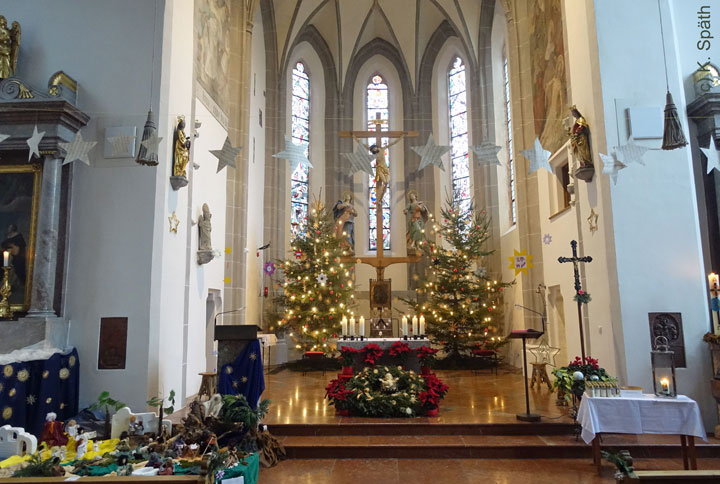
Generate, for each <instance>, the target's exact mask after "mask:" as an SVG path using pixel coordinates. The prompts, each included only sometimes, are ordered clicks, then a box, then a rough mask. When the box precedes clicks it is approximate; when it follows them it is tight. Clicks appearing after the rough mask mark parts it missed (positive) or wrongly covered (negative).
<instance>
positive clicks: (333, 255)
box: [276, 200, 355, 353]
mask: <svg viewBox="0 0 720 484" xmlns="http://www.w3.org/2000/svg"><path fill="white" fill-rule="evenodd" d="M335 232H336V231H335V222H334V220H333V217H332V215H331V213H330V211H328V210H327V209H326V208H325V207H324V205H323V204H322V202H320V201H317V200H316V201H315V202H314V203H313V204H312V208H311V210H310V211H309V213H308V218H307V226H306V227H305V231H304V232H302V231H301V232H300V233H299V234H298V235H297V236H296V237H295V238H294V239H293V240H292V243H291V254H292V255H291V257H290V258H288V259H286V260H282V261H279V266H280V267H279V268H280V269H282V272H283V274H284V282H283V295H282V296H280V297H279V298H278V299H277V300H276V302H278V303H279V304H280V306H281V307H282V309H283V310H284V317H283V319H282V320H281V321H279V325H281V326H284V325H287V326H289V327H290V330H291V332H290V335H291V336H292V338H293V339H294V341H295V347H296V348H297V349H299V350H301V351H303V352H305V351H323V352H325V353H327V352H330V351H332V348H331V346H330V344H329V343H328V341H329V339H330V338H332V337H334V336H336V335H337V333H338V332H339V331H340V320H341V319H342V317H343V315H347V316H348V317H349V316H350V315H351V311H350V306H352V304H353V299H354V297H355V296H354V295H353V280H354V278H355V275H354V272H353V271H354V267H353V266H352V265H351V264H349V263H343V262H341V260H340V258H341V257H343V256H344V255H347V254H346V249H344V247H343V241H342V240H340V239H338V238H336V236H335Z"/></svg>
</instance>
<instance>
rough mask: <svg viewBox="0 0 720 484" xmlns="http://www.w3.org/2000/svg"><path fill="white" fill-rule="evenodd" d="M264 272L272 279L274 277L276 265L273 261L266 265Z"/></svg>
mask: <svg viewBox="0 0 720 484" xmlns="http://www.w3.org/2000/svg"><path fill="white" fill-rule="evenodd" d="M263 270H264V271H265V274H267V275H268V276H271V277H272V275H273V274H275V264H274V263H273V262H271V261H268V262H266V263H265V266H264V267H263Z"/></svg>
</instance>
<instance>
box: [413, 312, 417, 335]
mask: <svg viewBox="0 0 720 484" xmlns="http://www.w3.org/2000/svg"><path fill="white" fill-rule="evenodd" d="M412 333H413V336H415V335H416V334H418V318H417V316H413V318H412Z"/></svg>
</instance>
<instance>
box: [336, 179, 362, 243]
mask: <svg viewBox="0 0 720 484" xmlns="http://www.w3.org/2000/svg"><path fill="white" fill-rule="evenodd" d="M352 202H353V193H352V192H351V191H350V190H345V192H343V199H342V200H338V201H337V202H336V203H335V205H334V206H333V218H334V219H335V238H336V239H338V240H344V241H346V243H347V245H349V246H350V247H349V248H350V250H351V251H353V252H354V251H355V221H354V220H355V217H357V210H355V207H353V203H352Z"/></svg>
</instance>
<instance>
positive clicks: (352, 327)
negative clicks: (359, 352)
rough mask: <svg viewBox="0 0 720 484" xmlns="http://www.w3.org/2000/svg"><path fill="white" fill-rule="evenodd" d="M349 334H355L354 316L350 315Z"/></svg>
mask: <svg viewBox="0 0 720 484" xmlns="http://www.w3.org/2000/svg"><path fill="white" fill-rule="evenodd" d="M348 333H349V334H350V336H355V316H350V331H349V332H348Z"/></svg>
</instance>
